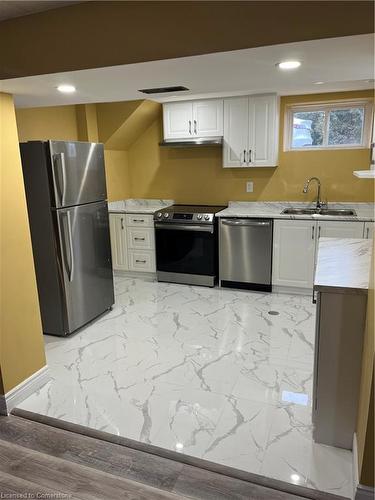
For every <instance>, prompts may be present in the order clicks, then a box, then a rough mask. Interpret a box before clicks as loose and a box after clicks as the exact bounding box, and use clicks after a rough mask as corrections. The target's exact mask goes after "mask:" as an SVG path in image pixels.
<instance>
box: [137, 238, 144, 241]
mask: <svg viewBox="0 0 375 500" xmlns="http://www.w3.org/2000/svg"><path fill="white" fill-rule="evenodd" d="M134 239H135V241H145V238H134Z"/></svg>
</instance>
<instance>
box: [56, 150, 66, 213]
mask: <svg viewBox="0 0 375 500" xmlns="http://www.w3.org/2000/svg"><path fill="white" fill-rule="evenodd" d="M60 174H61V178H62V182H61V184H62V185H60ZM53 183H54V185H55V192H56V194H58V196H59V198H60V199H59V202H60V205H61V206H64V205H65V194H66V167H65V155H64V153H55V154H54V155H53Z"/></svg>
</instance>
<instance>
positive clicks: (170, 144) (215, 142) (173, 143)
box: [159, 137, 223, 148]
mask: <svg viewBox="0 0 375 500" xmlns="http://www.w3.org/2000/svg"><path fill="white" fill-rule="evenodd" d="M222 144H223V138H222V137H206V138H196V139H167V140H164V141H162V142H160V143H159V146H163V147H167V148H196V147H204V146H222Z"/></svg>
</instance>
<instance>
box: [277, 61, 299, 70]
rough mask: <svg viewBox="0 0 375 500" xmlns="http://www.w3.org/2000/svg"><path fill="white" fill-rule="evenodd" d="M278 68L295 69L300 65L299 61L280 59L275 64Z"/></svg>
mask: <svg viewBox="0 0 375 500" xmlns="http://www.w3.org/2000/svg"><path fill="white" fill-rule="evenodd" d="M276 66H278V67H279V68H280V69H296V68H299V67H300V66H301V63H300V62H299V61H282V62H279V63H277V64H276Z"/></svg>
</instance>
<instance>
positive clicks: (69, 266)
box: [61, 212, 74, 283]
mask: <svg viewBox="0 0 375 500" xmlns="http://www.w3.org/2000/svg"><path fill="white" fill-rule="evenodd" d="M61 216H62V218H61V222H62V227H61V233H62V234H61V236H62V238H61V241H62V243H63V262H64V267H65V272H66V274H67V275H68V280H69V282H70V283H71V282H72V281H73V277H74V253H73V237H72V225H71V220H70V212H61ZM64 219H66V224H64ZM65 228H67V233H68V234H67V235H66V231H65ZM66 236H68V238H67V237H66ZM67 240H68V241H67ZM68 247H69V248H68ZM68 255H69V258H68Z"/></svg>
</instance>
